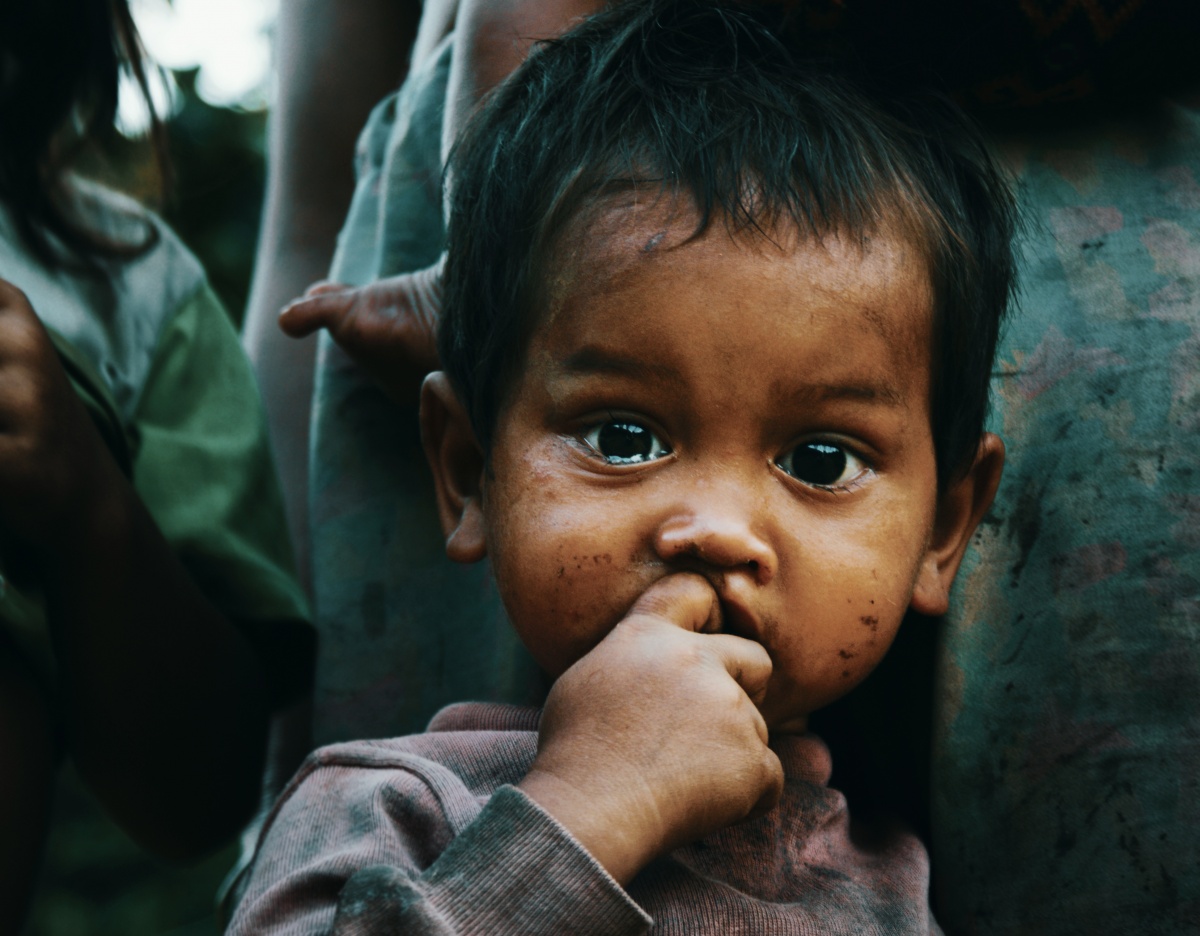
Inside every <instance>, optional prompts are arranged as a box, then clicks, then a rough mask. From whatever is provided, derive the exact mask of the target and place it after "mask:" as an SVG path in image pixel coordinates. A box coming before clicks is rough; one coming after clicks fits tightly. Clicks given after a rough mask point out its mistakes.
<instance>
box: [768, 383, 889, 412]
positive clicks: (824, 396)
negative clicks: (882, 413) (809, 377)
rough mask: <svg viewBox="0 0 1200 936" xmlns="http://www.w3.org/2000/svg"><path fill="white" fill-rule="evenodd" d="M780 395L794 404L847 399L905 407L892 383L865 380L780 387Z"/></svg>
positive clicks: (809, 404)
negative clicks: (849, 382)
mask: <svg viewBox="0 0 1200 936" xmlns="http://www.w3.org/2000/svg"><path fill="white" fill-rule="evenodd" d="M781 395H782V396H784V397H785V398H786V399H787V400H788V401H789V402H791V403H792V404H794V405H796V406H813V405H816V404H820V403H832V402H836V401H839V400H848V401H851V402H858V403H878V404H882V405H884V406H895V407H901V408H905V407H907V405H908V404H907V403H906V402H905V400H904V395H903V394H902V393H901V392H900V391H899V390H898V389H897V388H896V387H894V386H893V385H892V384H890V383H885V382H878V383H875V382H867V383H854V384H831V383H812V384H802V385H801V386H798V387H789V388H787V389H786V390H782V389H781Z"/></svg>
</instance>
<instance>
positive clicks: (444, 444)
mask: <svg viewBox="0 0 1200 936" xmlns="http://www.w3.org/2000/svg"><path fill="white" fill-rule="evenodd" d="M421 441H422V443H424V446H425V457H426V458H428V459H429V467H430V468H431V469H432V470H433V484H434V489H435V491H436V493H437V503H438V516H439V518H440V519H441V521H442V532H443V533H444V534H445V536H446V555H447V556H449V557H450V558H451V559H453V560H454V561H455V562H478V561H479V560H480V559H482V558H483V557H484V556H485V555H487V537H486V535H485V525H484V518H483V500H482V495H483V452H482V450H481V449H480V448H479V443H478V442H477V441H476V440H475V431H474V430H473V429H472V428H471V420H470V418H469V417H468V416H467V411H466V410H465V409H464V408H463V405H462V403H460V402H459V399H458V395H457V394H456V393H455V392H454V388H453V387H451V386H450V380H449V378H448V377H446V375H445V374H444V373H443V372H442V371H434V372H433V373H432V374H430V375H429V376H428V377H426V378H425V383H424V384H423V385H422V387H421Z"/></svg>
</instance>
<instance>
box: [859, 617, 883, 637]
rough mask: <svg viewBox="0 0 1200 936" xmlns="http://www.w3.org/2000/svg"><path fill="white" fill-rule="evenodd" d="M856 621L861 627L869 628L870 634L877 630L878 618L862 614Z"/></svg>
mask: <svg viewBox="0 0 1200 936" xmlns="http://www.w3.org/2000/svg"><path fill="white" fill-rule="evenodd" d="M858 620H859V623H861V624H862V626H863V627H869V628H871V633H874V632H875V631H877V630H879V618H877V617H875V615H873V614H864V615H863V616H862V617H860V618H859V619H858Z"/></svg>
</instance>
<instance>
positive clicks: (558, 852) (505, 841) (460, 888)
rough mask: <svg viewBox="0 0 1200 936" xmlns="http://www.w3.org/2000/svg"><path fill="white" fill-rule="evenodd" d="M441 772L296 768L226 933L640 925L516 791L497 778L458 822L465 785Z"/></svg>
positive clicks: (419, 934) (636, 913) (362, 934)
mask: <svg viewBox="0 0 1200 936" xmlns="http://www.w3.org/2000/svg"><path fill="white" fill-rule="evenodd" d="M318 756H319V754H318ZM426 763H428V762H426ZM305 774H307V776H306V775H305ZM422 774H424V775H422ZM430 774H432V776H431V775H430ZM381 775H382V777H381ZM445 781H446V778H444V777H439V776H438V775H437V770H436V769H435V770H434V771H432V772H431V771H424V770H409V769H405V768H404V767H402V766H397V767H392V768H390V769H389V770H387V771H380V770H369V771H364V770H363V769H361V768H358V769H346V768H345V767H333V768H329V767H325V768H320V767H319V768H317V769H308V770H306V771H304V772H302V774H301V775H300V776H299V777H298V778H297V781H294V782H293V785H292V787H291V788H290V789H289V791H288V792H287V793H285V795H284V799H283V800H282V802H281V803H280V805H279V806H278V807H277V808H276V812H275V815H274V816H273V818H272V819H271V820H270V823H269V825H268V827H267V829H266V831H265V832H264V837H263V839H262V840H261V842H260V845H259V852H258V855H257V857H256V859H255V865H254V868H253V871H252V874H251V878H250V882H249V886H248V889H247V892H246V895H245V897H244V899H243V900H242V902H241V904H240V905H239V907H238V911H237V914H236V916H235V917H234V920H233V923H232V925H231V927H230V930H229V934H230V936H241V934H255V936H260V934H279V936H284V934H286V936H300V934H304V936H316V934H328V933H336V934H338V936H368V934H383V933H387V934H394V933H404V934H413V936H451V934H453V936H458V934H463V936H465V934H495V936H503V934H505V933H514V934H515V933H522V934H541V933H545V934H552V933H553V934H560V933H564V932H573V933H587V934H596V936H633V934H642V933H646V932H647V931H648V930H649V927H650V924H651V920H650V918H649V917H648V916H647V915H646V914H645V913H644V912H643V911H642V910H641V908H640V907H638V905H637V904H635V903H634V902H633V901H632V900H631V899H630V898H629V896H628V895H627V894H626V893H625V891H624V890H622V889H621V887H620V886H619V885H618V884H617V883H616V882H615V881H614V880H613V879H612V878H611V877H610V876H609V875H608V874H607V873H606V872H605V871H604V869H603V868H602V867H601V866H600V865H599V864H598V863H597V862H596V861H595V859H594V858H592V856H591V855H590V854H589V853H588V852H587V851H586V850H585V849H584V848H583V847H582V846H581V845H580V844H579V843H578V842H576V841H575V839H574V838H572V836H571V835H570V834H569V833H568V832H567V831H566V830H565V829H564V828H563V827H562V826H561V825H559V824H558V823H557V822H555V821H554V819H552V818H551V817H550V816H549V815H548V814H547V813H545V812H544V811H542V810H541V809H540V808H539V807H538V806H537V805H535V804H534V803H533V802H532V801H531V800H530V799H529V798H528V797H526V796H525V795H524V794H523V793H521V792H520V791H519V790H517V789H516V788H514V787H511V786H505V787H501V788H500V789H499V790H498V791H497V792H496V793H495V794H494V795H493V796H492V797H491V799H490V800H489V801H488V802H487V804H486V805H484V806H483V808H482V809H478V807H477V806H474V811H475V812H476V815H475V816H474V818H473V819H470V820H469V821H465V824H463V825H462V827H461V828H458V829H456V828H455V827H456V826H458V825H460V824H461V823H463V821H464V820H463V819H462V818H461V817H462V815H463V810H462V801H463V800H464V799H467V798H469V794H467V793H466V791H465V790H462V789H461V785H459V784H455V783H454V782H453V780H451V781H450V782H445ZM455 786H459V789H457V790H456V789H455V788H454V787H455ZM448 800H457V801H458V802H447V801H448Z"/></svg>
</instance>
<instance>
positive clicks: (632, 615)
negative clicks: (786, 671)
mask: <svg viewBox="0 0 1200 936" xmlns="http://www.w3.org/2000/svg"><path fill="white" fill-rule="evenodd" d="M645 620H658V621H663V622H665V623H668V624H671V625H673V626H675V627H680V628H683V629H684V630H690V631H694V632H696V633H702V634H706V635H707V636H706V637H705V639H704V648H705V650H706V651H708V652H709V653H711V654H713V655H714V656H716V657H717V659H718V660H719V661H720V663H721V665H722V666H723V667H724V668H725V671H726V672H727V673H729V675H730V676H731V677H733V679H734V681H735V682H736V683H737V684H738V685H739V686H741V687H742V691H744V692H745V693H746V695H747V696H749V697H750V700H751V701H752V702H754V704H755V705H756V706H757V705H759V704H761V703H762V700H763V698H764V697H765V695H766V691H767V683H768V682H769V681H770V679H771V668H772V665H771V657H770V656H769V655H768V653H767V651H766V649H765V648H764V647H763V646H762V644H760V643H757V642H755V641H753V640H747V639H746V638H745V637H737V636H735V635H733V634H722V633H720V630H721V603H720V601H719V600H718V598H717V593H716V591H715V590H714V589H713V587H712V585H710V584H709V582H708V580H707V579H705V578H704V577H703V576H700V575H696V574H694V573H690V572H685V573H680V574H677V575H668V576H667V577H666V578H663V579H660V580H659V581H657V582H655V583H654V584H653V585H651V586H650V587H649V588H647V589H646V590H645V591H644V592H642V594H641V596H640V597H639V598H638V600H637V601H635V602H634V604H633V607H632V608H631V609H630V610H629V614H627V615H626V616H625V622H633V621H645ZM755 714H756V715H757V712H756V713H755ZM759 720H760V721H761V718H760V719H759ZM760 734H761V736H762V738H763V741H764V743H765V742H766V736H767V729H766V725H765V723H764V724H762V725H761V726H760Z"/></svg>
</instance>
